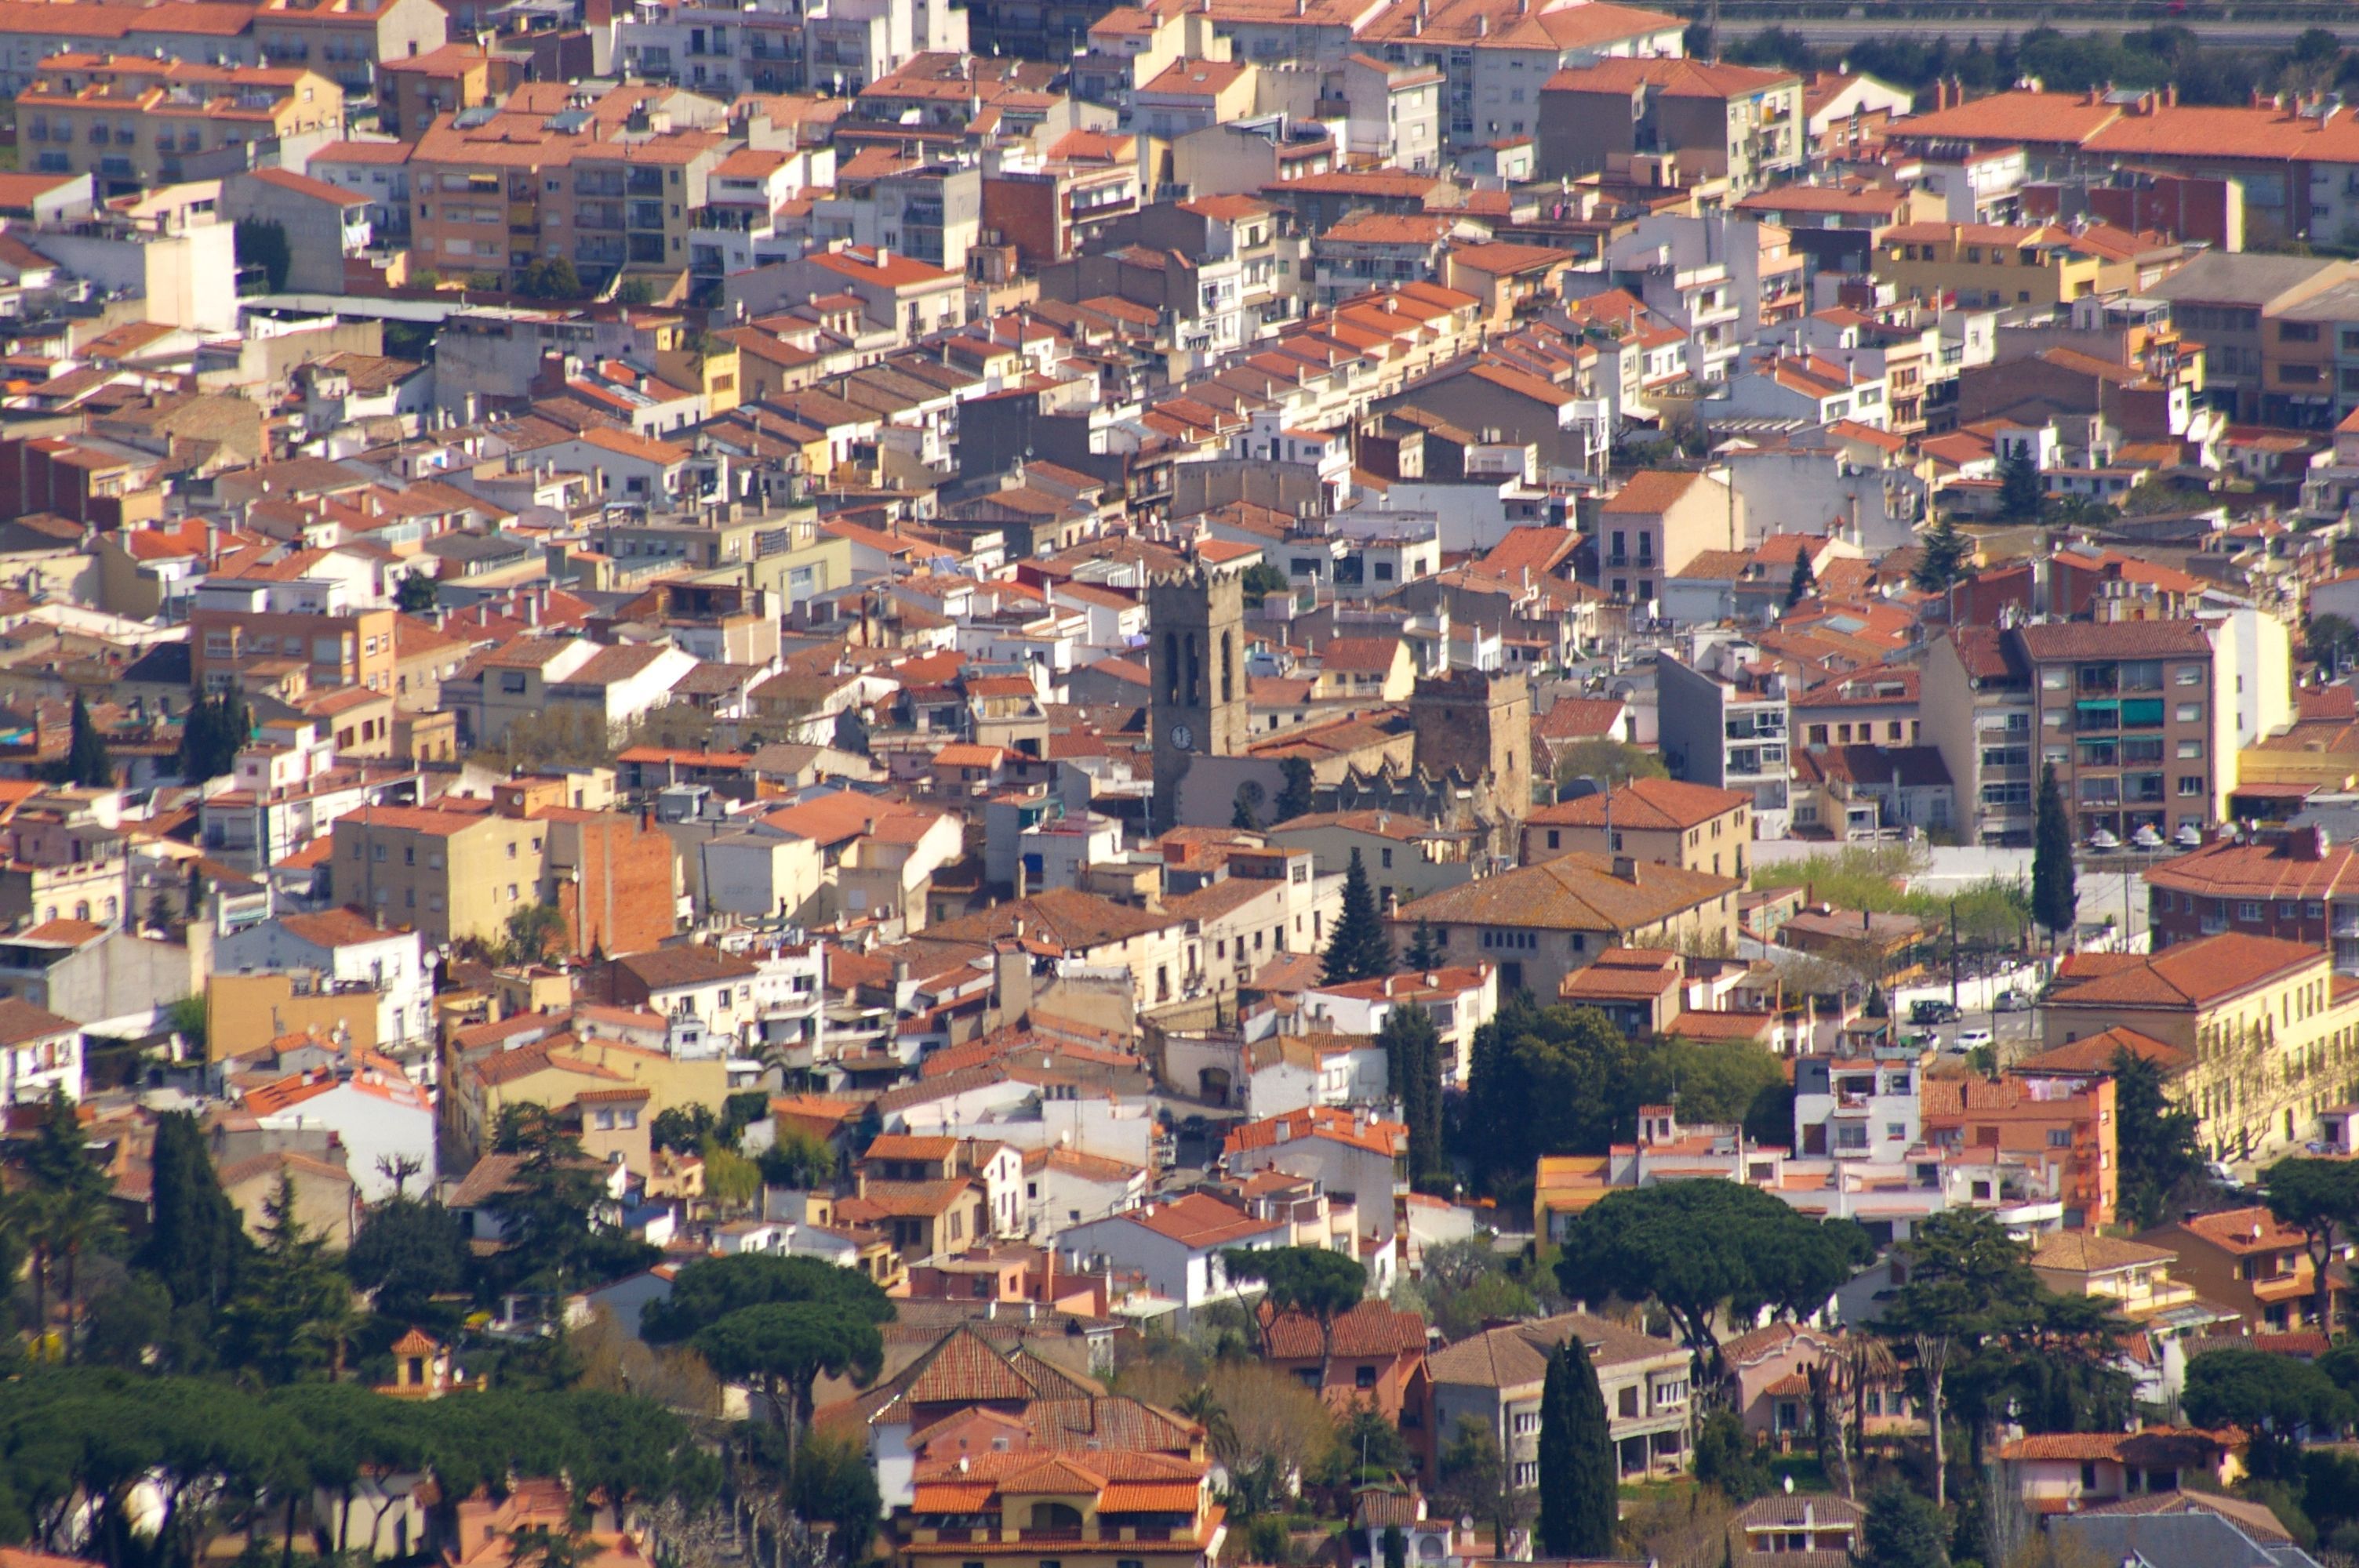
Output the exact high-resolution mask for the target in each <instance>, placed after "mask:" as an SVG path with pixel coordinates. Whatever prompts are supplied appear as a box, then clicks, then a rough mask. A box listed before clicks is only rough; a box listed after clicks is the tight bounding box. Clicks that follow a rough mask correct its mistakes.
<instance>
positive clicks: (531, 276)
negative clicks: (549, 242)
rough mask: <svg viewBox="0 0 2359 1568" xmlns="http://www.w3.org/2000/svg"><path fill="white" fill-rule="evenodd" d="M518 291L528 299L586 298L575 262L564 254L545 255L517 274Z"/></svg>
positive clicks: (588, 295) (588, 292)
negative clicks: (574, 268) (574, 267)
mask: <svg viewBox="0 0 2359 1568" xmlns="http://www.w3.org/2000/svg"><path fill="white" fill-rule="evenodd" d="M516 292H517V293H518V294H521V295H523V296H524V297H526V298H527V299H586V298H588V297H590V291H589V290H588V289H586V288H584V287H582V279H581V276H579V275H578V274H577V273H575V271H574V270H573V264H572V263H571V261H568V260H567V259H566V258H565V257H563V256H544V257H542V258H541V259H540V260H538V261H536V262H533V263H532V264H530V265H527V267H526V268H525V269H524V270H523V271H522V272H520V273H518V274H516Z"/></svg>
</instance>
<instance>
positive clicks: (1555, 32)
mask: <svg viewBox="0 0 2359 1568" xmlns="http://www.w3.org/2000/svg"><path fill="white" fill-rule="evenodd" d="M1234 31H1235V32H1236V33H1237V35H1238V36H1239V37H1241V38H1242V37H1245V30H1244V29H1243V28H1242V27H1238V28H1235V29H1234ZM1347 42H1348V40H1347ZM1357 42H1358V43H1359V45H1360V46H1361V48H1362V49H1364V51H1365V52H1367V53H1369V54H1371V55H1374V56H1375V57H1376V58H1378V59H1384V60H1386V61H1387V62H1390V63H1395V64H1398V63H1402V62H1407V63H1409V64H1414V65H1421V66H1426V67H1428V68H1430V69H1432V70H1439V71H1440V72H1441V73H1442V94H1441V130H1442V135H1443V137H1444V140H1445V144H1446V146H1448V148H1449V150H1450V151H1451V153H1454V154H1463V153H1467V152H1470V151H1473V150H1474V149H1478V148H1483V147H1487V146H1490V145H1491V144H1493V143H1495V142H1497V141H1499V140H1501V139H1503V138H1507V137H1515V136H1528V135H1535V134H1537V132H1538V121H1539V110H1540V90H1541V88H1542V87H1543V86H1544V85H1545V84H1546V83H1547V81H1549V78H1550V77H1551V76H1553V75H1554V74H1555V73H1556V72H1558V71H1560V70H1564V69H1566V68H1567V67H1569V66H1577V65H1585V64H1587V63H1589V62H1590V61H1591V60H1593V59H1598V58H1601V57H1604V58H1612V59H1637V58H1640V57H1647V56H1671V55H1680V54H1684V53H1685V52H1686V30H1685V28H1684V27H1683V26H1682V25H1681V23H1680V18H1679V17H1677V16H1669V15H1666V14H1665V13H1663V12H1660V11H1647V10H1642V9H1640V8H1638V7H1636V6H1635V5H1608V4H1601V3H1593V4H1589V5H1527V6H1517V7H1514V8H1510V7H1508V6H1506V5H1500V4H1498V3H1497V0H1443V3H1442V4H1439V5H1426V6H1425V7H1423V8H1422V9H1420V8H1419V7H1416V6H1410V5H1385V6H1380V7H1375V8H1374V10H1373V14H1371V15H1369V16H1366V17H1365V18H1364V20H1363V21H1362V24H1361V26H1360V27H1359V29H1358V37H1357ZM1247 52H1248V53H1249V54H1250V52H1251V50H1250V48H1249V49H1248V50H1247ZM1273 52H1275V50H1273ZM1344 52H1347V51H1346V49H1343V48H1338V49H1336V51H1335V53H1336V54H1337V55H1338V56H1339V57H1340V56H1341V55H1342V54H1343V53H1344ZM1255 58H1259V57H1255Z"/></svg>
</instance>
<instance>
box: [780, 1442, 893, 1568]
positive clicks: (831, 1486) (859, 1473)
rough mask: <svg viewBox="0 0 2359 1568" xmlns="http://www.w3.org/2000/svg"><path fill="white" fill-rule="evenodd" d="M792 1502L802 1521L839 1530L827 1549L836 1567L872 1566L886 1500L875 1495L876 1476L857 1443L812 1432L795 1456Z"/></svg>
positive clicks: (789, 1489)
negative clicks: (874, 1539)
mask: <svg viewBox="0 0 2359 1568" xmlns="http://www.w3.org/2000/svg"><path fill="white" fill-rule="evenodd" d="M787 1498H788V1504H789V1506H790V1507H792V1508H793V1509H794V1513H795V1517H796V1518H797V1519H811V1520H824V1521H826V1522H827V1523H828V1524H831V1525H832V1526H834V1527H835V1528H834V1533H833V1534H832V1537H831V1538H830V1540H829V1543H828V1546H829V1552H830V1554H831V1555H832V1557H833V1558H834V1559H835V1561H836V1562H838V1563H863V1562H865V1561H867V1559H868V1543H869V1541H870V1539H871V1538H872V1537H873V1536H875V1533H876V1521H877V1520H878V1519H882V1518H883V1517H884V1515H885V1501H884V1498H883V1497H882V1496H881V1495H880V1494H879V1493H878V1492H877V1490H876V1471H875V1468H874V1467H873V1466H872V1465H870V1464H869V1463H868V1455H867V1454H865V1453H864V1451H863V1450H862V1449H861V1448H860V1446H859V1445H858V1444H853V1443H848V1442H846V1441H844V1440H843V1438H840V1437H833V1436H830V1435H827V1434H825V1433H812V1434H811V1435H810V1437H809V1438H807V1439H806V1440H805V1441H804V1442H803V1444H802V1445H801V1447H800V1448H799V1450H798V1451H797V1453H796V1454H795V1461H794V1465H793V1469H792V1472H791V1475H790V1476H789V1478H788V1483H787Z"/></svg>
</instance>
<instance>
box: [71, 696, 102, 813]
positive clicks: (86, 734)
mask: <svg viewBox="0 0 2359 1568" xmlns="http://www.w3.org/2000/svg"><path fill="white" fill-rule="evenodd" d="M63 777H64V780H65V782H66V783H68V784H72V785H74V786H75V787H76V788H78V789H113V788H114V760H113V759H112V758H110V757H109V756H108V755H107V754H106V742H105V741H103V740H101V739H100V738H99V733H98V726H97V725H95V724H92V722H91V721H90V707H89V705H88V704H87V703H85V702H83V701H82V693H80V692H76V693H74V699H73V734H72V738H71V740H69V741H67V742H66V760H65V766H64V771H63Z"/></svg>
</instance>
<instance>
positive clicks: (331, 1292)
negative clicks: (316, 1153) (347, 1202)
mask: <svg viewBox="0 0 2359 1568" xmlns="http://www.w3.org/2000/svg"><path fill="white" fill-rule="evenodd" d="M298 1203H299V1199H298V1198H297V1196H296V1192H295V1177H294V1175H293V1173H291V1172H289V1171H288V1170H287V1168H286V1167H284V1166H281V1167H280V1168H279V1172H278V1184H277V1188H276V1189H274V1190H273V1192H272V1193H271V1195H270V1196H269V1197H267V1198H265V1199H264V1200H263V1204H262V1216H263V1217H262V1244H261V1246H260V1247H259V1248H258V1249H256V1250H255V1253H254V1255H253V1257H252V1258H251V1259H250V1260H248V1263H247V1267H246V1271H245V1276H246V1277H245V1288H244V1289H243V1290H241V1291H239V1292H238V1293H237V1297H236V1299H235V1300H234V1301H232V1302H231V1303H230V1305H229V1311H228V1312H227V1313H226V1314H224V1315H225V1317H226V1318H227V1320H228V1321H227V1327H228V1330H229V1334H228V1339H229V1351H230V1359H231V1361H232V1363H233V1364H234V1365H236V1366H239V1367H242V1368H247V1369H249V1370H251V1371H253V1372H254V1373H255V1374H256V1375H257V1376H259V1377H260V1378H261V1379H262V1380H263V1381H264V1382H266V1383H269V1384H272V1385H274V1386H277V1385H280V1384H285V1383H292V1382H295V1381H297V1380H298V1379H300V1378H302V1377H303V1376H304V1375H305V1374H307V1373H310V1372H313V1371H318V1370H322V1369H324V1370H325V1371H326V1372H327V1373H328V1375H329V1377H330V1379H332V1380H333V1379H337V1378H339V1377H340V1376H341V1375H342V1371H343V1361H344V1346H345V1341H346V1340H347V1339H348V1338H349V1336H350V1334H351V1331H352V1319H353V1288H352V1283H351V1281H348V1280H346V1279H345V1278H344V1271H343V1270H342V1267H341V1266H340V1265H339V1264H338V1262H337V1260H336V1256H335V1254H333V1253H332V1252H331V1251H329V1250H328V1242H327V1238H326V1237H324V1236H322V1235H320V1234H318V1233H317V1232H315V1231H313V1230H312V1228H311V1227H310V1226H308V1225H305V1224H304V1223H303V1221H302V1218H301V1217H300V1216H299V1214H298V1212H297V1206H298Z"/></svg>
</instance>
